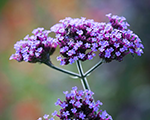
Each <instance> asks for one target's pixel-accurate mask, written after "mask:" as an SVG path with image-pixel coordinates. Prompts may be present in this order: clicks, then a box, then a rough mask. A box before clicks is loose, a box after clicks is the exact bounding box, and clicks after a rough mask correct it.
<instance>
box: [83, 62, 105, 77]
mask: <svg viewBox="0 0 150 120" xmlns="http://www.w3.org/2000/svg"><path fill="white" fill-rule="evenodd" d="M102 63H103V60H101V61H99V62H98V63H97V64H95V65H94V66H93V67H92V68H91V69H89V70H88V71H87V72H86V73H85V74H84V77H86V76H88V75H89V74H90V73H91V72H93V71H94V70H95V69H96V68H97V67H98V66H100V65H101V64H102Z"/></svg>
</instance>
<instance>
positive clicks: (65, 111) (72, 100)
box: [38, 87, 112, 120]
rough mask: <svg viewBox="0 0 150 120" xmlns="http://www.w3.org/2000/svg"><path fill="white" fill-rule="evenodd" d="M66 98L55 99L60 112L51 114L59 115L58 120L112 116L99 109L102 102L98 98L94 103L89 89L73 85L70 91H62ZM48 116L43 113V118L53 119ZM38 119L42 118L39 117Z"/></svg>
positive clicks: (101, 119)
mask: <svg viewBox="0 0 150 120" xmlns="http://www.w3.org/2000/svg"><path fill="white" fill-rule="evenodd" d="M64 94H65V95H66V100H65V101H61V100H60V99H58V100H57V102H56V103H55V105H56V106H57V105H59V106H61V107H62V109H60V114H58V113H57V111H54V113H52V116H53V117H54V116H57V117H59V119H60V120H112V117H111V116H110V115H109V114H108V113H107V112H106V111H102V110H100V106H101V105H102V103H101V102H100V101H99V100H98V101H97V102H96V103H95V102H94V101H93V98H92V95H93V94H94V93H93V92H92V91H89V90H85V91H82V90H79V91H77V87H73V88H72V90H71V92H70V93H69V92H68V91H66V92H64ZM53 117H51V118H49V115H44V116H43V118H44V119H45V120H54V118H53ZM38 120H42V118H39V119H38Z"/></svg>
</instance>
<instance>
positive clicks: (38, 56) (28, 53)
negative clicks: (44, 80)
mask: <svg viewBox="0 0 150 120" xmlns="http://www.w3.org/2000/svg"><path fill="white" fill-rule="evenodd" d="M32 33H33V35H32V36H29V35H27V36H26V37H25V38H24V40H20V41H18V42H17V43H16V44H15V45H14V48H15V50H16V53H15V54H12V56H11V57H10V60H11V59H15V60H17V61H18V62H21V61H25V62H31V63H36V62H44V61H46V60H48V59H49V56H50V55H51V54H53V52H54V51H55V48H56V46H57V43H56V40H55V39H53V38H51V37H48V34H49V33H50V31H48V30H44V28H37V29H34V30H33V31H32Z"/></svg>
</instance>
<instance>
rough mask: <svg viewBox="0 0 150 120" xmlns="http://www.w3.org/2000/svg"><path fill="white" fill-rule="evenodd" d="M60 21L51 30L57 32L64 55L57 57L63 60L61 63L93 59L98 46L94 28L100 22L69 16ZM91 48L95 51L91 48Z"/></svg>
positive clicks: (61, 51)
mask: <svg viewBox="0 0 150 120" xmlns="http://www.w3.org/2000/svg"><path fill="white" fill-rule="evenodd" d="M60 22H61V23H58V24H56V25H54V26H52V27H51V31H52V32H55V33H56V39H57V40H58V44H59V47H60V54H61V55H62V56H63V57H64V58H62V57H61V56H59V57H58V58H57V60H59V61H61V65H66V64H68V63H70V64H72V63H73V62H74V61H76V60H82V61H85V60H87V59H88V60H90V59H92V58H93V57H94V56H95V54H94V53H93V51H94V49H95V48H96V46H95V44H94V42H95V36H96V32H95V31H94V29H93V28H94V27H97V25H96V24H98V23H96V22H94V21H93V20H90V19H88V20H86V19H85V18H84V17H82V18H81V19H79V18H75V19H72V18H70V17H67V18H66V19H64V20H60ZM95 29H96V28H95ZM91 48H93V51H92V50H90V49H91ZM87 50H89V51H88V52H87Z"/></svg>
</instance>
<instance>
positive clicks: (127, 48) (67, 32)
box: [51, 14, 144, 65]
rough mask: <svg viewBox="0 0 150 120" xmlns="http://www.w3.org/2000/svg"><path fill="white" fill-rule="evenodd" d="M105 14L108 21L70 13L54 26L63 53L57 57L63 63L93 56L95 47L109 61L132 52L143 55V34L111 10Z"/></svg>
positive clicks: (52, 28)
mask: <svg viewBox="0 0 150 120" xmlns="http://www.w3.org/2000/svg"><path fill="white" fill-rule="evenodd" d="M106 16H107V17H108V18H109V22H108V23H104V22H101V23H98V22H94V20H92V19H86V18H83V17H82V18H81V19H79V18H74V19H73V18H70V17H67V18H65V19H63V20H60V23H58V24H56V25H54V26H52V27H51V31H52V32H54V33H56V39H57V40H58V44H59V47H60V54H61V55H62V56H63V57H62V56H58V57H57V60H58V61H60V62H61V65H66V64H68V63H70V64H72V63H73V62H74V61H76V60H81V61H85V60H91V59H92V58H93V57H94V56H95V52H96V51H99V57H100V58H102V59H105V60H106V62H110V61H112V60H118V61H121V60H122V58H123V57H124V56H125V55H127V54H129V53H131V54H133V53H136V54H137V55H138V56H141V54H142V53H143V50H142V49H144V47H143V45H142V44H141V40H140V38H139V37H138V36H137V35H136V34H134V33H133V31H131V30H129V29H128V28H127V27H128V26H129V24H128V23H127V22H125V20H126V19H125V18H124V17H119V16H117V15H111V14H107V15H106Z"/></svg>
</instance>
